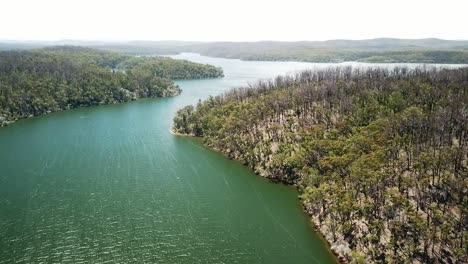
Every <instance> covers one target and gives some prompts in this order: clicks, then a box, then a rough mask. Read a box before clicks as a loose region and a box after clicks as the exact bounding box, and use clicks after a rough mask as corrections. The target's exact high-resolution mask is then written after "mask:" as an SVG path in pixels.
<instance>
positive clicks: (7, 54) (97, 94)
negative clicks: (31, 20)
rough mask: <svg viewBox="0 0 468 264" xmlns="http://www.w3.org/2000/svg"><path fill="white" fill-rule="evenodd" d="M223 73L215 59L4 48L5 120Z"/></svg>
mask: <svg viewBox="0 0 468 264" xmlns="http://www.w3.org/2000/svg"><path fill="white" fill-rule="evenodd" d="M222 76H223V70H222V69H220V68H217V67H214V66H211V65H203V64H198V63H194V62H189V61H184V60H175V59H171V58H167V57H135V56H130V55H125V54H120V53H115V52H108V51H101V50H95V49H91V48H85V47H77V46H56V47H47V48H43V49H36V50H24V51H2V52H0V126H4V125H7V124H9V123H11V122H14V121H15V120H18V119H21V118H26V117H30V116H38V115H43V114H46V113H50V112H55V111H59V110H65V109H72V108H77V107H85V106H95V105H104V104H116V103H122V102H128V101H131V100H136V99H138V98H144V97H166V96H175V95H178V94H180V92H181V89H180V88H179V87H178V86H177V85H175V84H174V82H173V80H177V79H202V78H217V77H222Z"/></svg>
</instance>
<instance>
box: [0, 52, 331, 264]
mask: <svg viewBox="0 0 468 264" xmlns="http://www.w3.org/2000/svg"><path fill="white" fill-rule="evenodd" d="M179 57H182V58H188V59H192V60H195V61H201V62H207V63H211V64H215V65H218V66H222V67H223V68H224V70H225V73H226V77H225V78H224V79H216V80H198V81H180V82H178V83H179V84H180V86H181V87H182V89H183V90H184V92H183V94H182V95H181V96H178V97H174V98H163V99H146V100H140V101H137V102H132V103H127V104H121V105H112V106H101V107H94V108H86V109H78V110H73V111H65V112H59V113H53V114H50V115H46V116H43V117H38V118H32V119H28V120H23V121H20V122H17V123H16V124H13V125H11V126H10V127H6V128H1V129H0V263H335V261H336V260H335V258H334V257H333V256H332V255H331V253H330V251H329V250H328V249H327V246H326V245H325V244H324V243H323V241H322V240H321V239H320V238H319V236H318V235H317V234H316V233H315V232H314V231H313V230H312V228H311V226H310V225H309V221H308V219H307V217H306V216H305V215H304V214H303V212H302V209H301V207H300V203H299V201H298V200H297V193H296V192H295V191H294V190H293V189H292V188H290V187H287V186H283V185H278V184H272V183H269V182H268V181H266V180H264V179H262V178H260V177H258V176H255V175H254V174H253V173H252V172H251V171H250V170H248V169H246V168H245V167H243V166H242V165H241V164H239V163H237V162H235V161H230V160H228V159H226V158H224V157H223V156H222V155H220V154H218V153H215V152H212V151H210V150H208V149H206V148H204V147H203V146H202V145H201V144H199V143H198V142H197V141H196V140H194V139H192V138H186V137H177V136H173V135H171V134H170V133H169V128H170V126H171V123H172V117H173V115H174V113H175V111H176V110H177V109H178V108H180V107H182V106H184V105H186V104H193V103H195V102H197V100H198V99H203V98H206V97H207V96H208V95H215V94H219V93H221V92H222V91H224V90H226V89H228V88H229V87H234V86H239V85H245V84H246V83H247V82H253V81H255V80H256V79H258V78H267V77H272V76H274V75H276V74H280V73H285V72H288V71H292V70H295V69H303V68H307V67H310V66H311V64H304V63H285V62H283V63H274V62H241V61H238V60H226V59H213V58H206V57H199V56H194V55H190V54H185V55H182V56H179Z"/></svg>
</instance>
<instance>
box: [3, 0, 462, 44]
mask: <svg viewBox="0 0 468 264" xmlns="http://www.w3.org/2000/svg"><path fill="white" fill-rule="evenodd" d="M0 8H1V10H0V39H3V40H5V39H10V40H15V39H16V40H60V39H82V40H197V41H216V40H218V41H219V40H221V41H222V40H224V41H258V40H285V41H295V40H327V39H338V38H340V39H367V38H376V37H396V38H427V37H437V38H444V39H465V40H466V39H468V0H440V1H435V0H319V1H318V0H282V1H276V0H269V1H266V0H191V1H190V0H165V1H162V0H152V1H151V0H2V1H1V3H0Z"/></svg>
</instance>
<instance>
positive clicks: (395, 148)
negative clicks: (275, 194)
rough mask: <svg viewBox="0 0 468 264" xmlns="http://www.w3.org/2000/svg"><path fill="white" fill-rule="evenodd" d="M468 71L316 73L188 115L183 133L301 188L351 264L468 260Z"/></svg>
mask: <svg viewBox="0 0 468 264" xmlns="http://www.w3.org/2000/svg"><path fill="white" fill-rule="evenodd" d="M467 126H468V68H460V69H451V70H448V69H437V68H417V69H408V68H404V67H402V68H394V69H384V68H371V69H361V68H351V67H339V68H329V69H324V70H319V71H304V72H301V73H298V74H296V75H288V76H279V77H277V78H275V79H272V80H267V81H259V82H258V83H256V84H252V85H250V86H249V87H243V88H237V89H232V90H230V91H229V92H226V93H225V94H222V95H219V96H216V97H210V98H209V99H207V100H205V101H200V102H198V104H197V105H196V106H186V107H184V108H183V109H180V110H179V111H178V112H177V115H176V117H175V118H174V124H173V131H174V132H175V133H178V134H185V135H191V136H196V137H202V140H203V142H204V144H206V145H207V146H209V147H210V148H212V149H214V150H217V151H220V152H222V153H224V154H225V155H227V156H228V157H229V158H232V159H236V160H239V161H241V162H242V163H243V164H245V165H247V166H249V167H251V168H252V169H253V170H254V171H255V172H256V173H257V174H259V175H261V176H264V177H267V178H269V179H271V180H273V181H275V182H281V183H285V184H290V185H294V186H296V187H297V189H298V190H299V193H300V199H301V202H302V204H303V206H304V210H306V211H307V213H308V214H309V215H310V217H311V221H312V222H313V223H314V225H315V226H316V228H317V229H318V230H319V231H320V232H321V233H322V234H323V235H324V237H325V239H326V240H327V241H328V242H329V243H330V244H331V247H332V249H333V250H334V251H335V253H336V254H337V255H338V256H340V257H341V258H342V259H343V260H344V261H348V262H350V263H467V262H468V193H467V192H468V177H467V176H468V171H467V161H468V158H467V153H468V144H467V143H468V140H467V139H468V138H467V137H468V134H467V132H468V130H467Z"/></svg>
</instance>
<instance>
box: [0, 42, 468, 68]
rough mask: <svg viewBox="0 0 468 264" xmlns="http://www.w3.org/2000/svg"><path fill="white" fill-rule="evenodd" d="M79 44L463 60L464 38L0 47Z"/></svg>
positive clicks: (280, 57) (290, 57)
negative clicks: (461, 39) (462, 39)
mask: <svg viewBox="0 0 468 264" xmlns="http://www.w3.org/2000/svg"><path fill="white" fill-rule="evenodd" d="M63 44H68V45H80V46H89V47H92V48H96V49H101V50H110V51H116V52H124V53H129V54H138V55H145V54H146V55H148V54H151V55H168V54H177V53H180V52H196V53H200V54H202V55H206V56H212V57H222V58H235V59H242V60H267V61H304V62H343V61H360V62H375V63H383V62H406V63H453V64H468V41H466V40H465V41H460V40H443V39H435V38H428V39H395V38H377V39H367V40H346V39H336V40H327V41H295V42H284V41H283V42H282V41H259V42H193V41H192V42H190V41H128V42H98V41H73V40H64V41H57V42H27V43H22V42H8V43H0V49H15V48H16V49H26V48H28V47H35V46H36V47H42V46H50V45H63Z"/></svg>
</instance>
